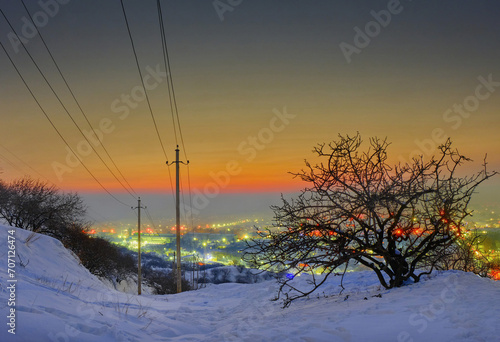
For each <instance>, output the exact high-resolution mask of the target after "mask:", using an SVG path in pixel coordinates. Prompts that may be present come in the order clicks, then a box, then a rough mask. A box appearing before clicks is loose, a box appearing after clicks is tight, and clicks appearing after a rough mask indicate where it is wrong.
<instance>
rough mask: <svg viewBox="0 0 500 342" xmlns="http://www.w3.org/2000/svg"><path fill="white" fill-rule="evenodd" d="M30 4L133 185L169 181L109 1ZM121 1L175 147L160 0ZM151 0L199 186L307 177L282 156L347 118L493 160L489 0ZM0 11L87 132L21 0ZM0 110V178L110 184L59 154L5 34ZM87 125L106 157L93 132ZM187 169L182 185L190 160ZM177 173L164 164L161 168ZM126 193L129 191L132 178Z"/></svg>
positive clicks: (147, 188)
mask: <svg viewBox="0 0 500 342" xmlns="http://www.w3.org/2000/svg"><path fill="white" fill-rule="evenodd" d="M25 2H26V5H27V7H28V8H29V10H30V11H31V13H32V14H36V18H37V19H38V20H39V23H41V24H40V31H41V33H42V35H43V37H44V38H45V41H46V43H47V45H48V46H49V48H50V49H51V52H52V54H53V56H54V58H55V60H56V61H57V62H58V65H59V67H60V69H61V71H62V72H63V74H64V76H65V77H66V79H67V81H68V83H69V85H70V86H71V89H72V90H73V92H74V94H75V95H76V97H77V99H78V101H79V103H80V105H81V106H82V108H83V109H84V111H85V113H86V115H87V116H88V118H89V120H90V122H91V124H92V125H93V127H94V128H97V129H100V131H101V132H103V133H102V135H101V138H102V142H103V143H104V146H105V147H106V149H107V150H108V152H109V153H110V155H111V156H112V157H113V160H114V161H115V163H116V165H117V166H118V167H119V169H120V171H121V172H122V173H123V175H124V176H125V178H126V179H127V181H128V182H129V183H130V184H131V186H132V188H133V189H134V190H135V192H136V193H137V194H139V195H145V194H147V193H151V192H154V193H158V194H163V193H169V192H171V183H170V180H169V172H168V168H167V166H166V165H165V162H166V160H165V157H164V154H163V151H162V148H161V145H160V142H159V139H158V136H157V134H156V131H155V126H154V124H153V120H152V117H151V115H150V112H149V109H148V105H147V102H146V101H145V100H144V97H143V96H141V87H142V85H141V81H140V78H139V74H138V70H137V67H136V64H135V63H136V62H135V59H134V55H133V51H132V47H131V44H130V40H129V37H128V34H127V28H126V25H125V21H124V17H123V13H122V9H121V5H120V1H119V0H113V1H98V0H86V1H81V0H80V1H79V0H73V1H68V0H65V1H62V0H60V1H59V2H56V0H52V1H50V0H47V1H46V3H48V4H50V6H42V5H41V4H42V3H44V2H43V1H41V2H38V1H34V0H25ZM54 4H57V6H55V5H54ZM124 4H125V8H126V11H127V15H128V18H129V24H130V29H131V31H132V35H133V38H134V43H135V46H136V48H137V51H138V58H139V63H140V65H141V71H142V72H143V76H145V77H148V87H149V88H150V89H149V90H148V96H149V99H150V102H151V106H152V109H153V113H154V117H155V120H156V123H157V127H158V130H159V132H160V135H161V138H162V141H163V144H164V147H165V150H166V152H167V155H168V160H169V161H170V162H171V161H172V160H174V159H175V152H174V150H175V147H176V141H175V138H174V130H173V125H172V116H171V112H170V105H169V101H168V92H167V84H166V81H165V77H164V75H163V72H164V71H165V70H164V67H163V55H162V49H161V47H162V45H161V39H160V33H159V24H158V14H157V7H156V1H153V0H141V1H138V0H124ZM230 4H233V5H230ZM162 6H163V7H162V8H163V14H164V19H165V29H166V38H167V42H168V48H169V54H170V64H171V70H172V76H173V81H174V85H175V92H176V99H177V105H178V113H179V118H180V122H181V127H182V133H183V140H184V143H185V144H184V145H185V150H181V157H182V160H185V155H187V158H188V159H189V161H190V166H189V176H190V177H189V178H190V181H191V190H192V192H193V194H197V193H198V194H199V193H202V194H203V193H204V192H207V191H208V192H210V191H215V190H213V186H214V184H216V181H215V180H214V177H219V178H220V179H219V183H220V184H219V186H218V187H219V188H218V189H217V191H220V192H221V193H231V194H239V195H241V194H242V193H248V192H252V193H264V192H265V193H272V194H274V193H276V194H278V193H280V192H292V191H296V190H298V189H300V188H301V187H303V186H304V184H302V183H300V182H298V181H297V180H294V179H292V177H291V175H290V174H288V172H290V171H299V170H300V169H301V168H302V167H303V165H304V159H311V160H314V158H313V154H312V152H311V151H312V148H313V147H314V146H315V145H316V144H317V143H322V142H329V141H331V140H334V139H336V138H337V136H338V134H339V133H340V134H350V135H354V134H356V132H357V131H359V132H360V134H361V135H362V136H363V137H364V138H365V140H368V138H369V137H371V136H378V137H387V138H388V140H389V141H391V142H392V145H391V147H390V150H389V157H390V158H391V161H392V162H394V163H397V162H399V161H405V160H409V159H410V156H415V155H418V154H423V155H425V156H430V155H431V154H433V153H435V152H436V150H435V147H434V146H436V142H435V140H439V139H445V138H446V137H448V136H450V137H451V138H452V140H453V142H454V144H455V146H456V147H457V148H459V150H460V151H461V152H462V153H463V154H465V155H467V156H469V157H470V158H472V159H473V160H474V162H473V163H471V164H470V166H468V167H467V168H466V169H467V170H468V171H470V172H472V171H474V170H479V169H480V168H481V163H482V160H483V158H484V156H485V154H486V153H487V154H488V160H489V167H490V168H491V169H495V170H500V158H499V155H500V139H499V135H498V133H499V128H500V115H499V109H500V63H499V60H500V30H499V26H498V14H499V13H500V3H498V1H470V0H467V1H465V0H455V1H451V0H447V1H431V0H428V1H410V0H401V1H395V0H391V1H372V0H371V1H368V0H365V1H327V0H318V1H297V0H295V1H291V0H287V1H285V0H275V1H264V0H243V1H235V0H233V1H227V0H221V1H212V0H205V1H199V0H198V1H194V0H182V1H166V0H162ZM0 9H2V11H4V13H5V14H6V16H7V17H8V19H9V20H10V21H11V23H12V25H13V26H14V28H15V29H16V31H17V32H18V34H20V35H24V36H23V37H22V38H23V40H24V41H25V42H26V46H27V48H28V50H29V51H30V53H31V54H32V55H33V58H34V59H35V60H36V62H37V63H38V64H39V66H40V68H41V69H42V71H43V72H44V73H45V75H46V76H47V79H48V80H49V82H50V83H51V84H52V86H53V87H54V89H55V91H56V92H57V94H58V95H59V96H60V98H61V100H62V102H63V103H64V104H65V106H66V107H67V108H68V110H69V112H70V113H71V115H72V116H73V117H74V118H75V120H76V121H77V123H78V124H79V125H80V127H81V129H82V130H83V131H85V132H87V131H90V128H89V126H88V124H87V123H86V121H85V119H84V118H83V116H82V115H81V113H80V111H79V110H78V108H77V106H76V105H75V102H74V101H73V100H72V98H71V96H70V94H69V92H68V90H67V89H66V88H65V86H64V83H63V81H62V80H61V78H60V76H59V74H58V73H57V72H56V69H55V67H54V65H53V63H52V62H51V60H50V58H49V56H48V54H47V52H46V50H45V48H44V46H43V44H42V43H41V41H40V39H39V37H38V35H36V34H33V35H31V32H32V31H30V29H29V28H28V27H27V23H28V22H29V21H28V20H27V14H26V12H24V8H23V7H22V4H21V2H20V1H6V0H2V1H0ZM0 32H1V34H0V41H1V42H2V44H3V45H4V46H5V48H6V49H7V51H8V53H9V54H10V55H11V58H12V59H13V60H14V62H15V63H16V66H17V67H18V68H19V70H20V71H21V73H22V74H23V77H25V79H26V81H27V82H28V84H29V86H30V88H31V89H32V91H33V92H34V94H35V96H36V97H37V99H38V100H39V101H40V104H41V105H42V107H43V108H44V110H45V111H46V112H47V113H48V115H49V116H50V118H51V120H52V121H53V122H54V124H55V126H56V127H57V128H58V129H59V131H60V132H61V133H62V135H63V136H64V138H65V139H66V140H67V141H68V143H69V145H70V146H71V147H72V148H74V149H75V150H77V151H81V152H84V153H81V157H82V160H83V163H84V164H85V165H86V166H87V167H88V168H89V169H90V170H91V172H92V173H93V174H94V175H95V177H96V178H97V179H98V180H99V181H100V182H101V183H102V184H103V185H104V186H105V187H106V188H107V189H108V190H109V191H111V192H113V193H117V194H118V193H123V192H124V191H125V190H123V188H122V187H121V185H120V184H119V183H118V182H117V181H116V180H115V179H114V178H113V176H112V175H111V174H110V172H109V171H108V170H107V169H106V167H104V166H103V164H102V163H101V161H100V160H99V159H98V157H96V155H95V153H94V152H93V151H90V152H87V151H86V150H85V146H84V145H85V143H86V142H85V140H84V138H83V137H82V135H81V134H80V133H79V132H78V130H77V129H76V128H75V126H74V125H73V123H72V122H71V121H70V119H69V118H68V116H67V114H66V113H65V111H64V110H63V108H62V107H61V105H60V104H59V103H58V101H57V99H56V98H55V96H54V95H53V94H52V93H51V91H50V89H49V87H48V86H47V84H46V83H45V82H44V81H43V78H42V77H41V76H40V74H39V73H38V71H37V70H36V68H35V67H34V65H33V63H32V61H31V60H30V59H29V57H28V56H27V54H26V52H25V51H24V50H23V48H22V46H21V45H19V44H18V43H17V42H16V40H15V39H14V38H13V35H12V30H11V28H10V27H9V25H8V24H7V23H6V21H5V19H4V18H3V16H1V15H0ZM147 75H149V76H147ZM0 120H1V121H0V122H1V126H0V129H1V135H0V172H3V173H2V174H1V175H0V177H2V179H5V180H11V179H15V178H19V177H21V176H23V175H24V174H30V175H31V176H32V177H34V178H42V177H43V178H42V179H48V180H49V181H51V182H53V183H54V184H55V185H57V186H58V187H59V188H61V189H63V190H66V191H79V192H82V193H87V192H89V193H102V192H103V191H104V190H102V188H101V187H100V186H99V185H98V184H97V183H96V181H95V180H94V179H93V178H92V177H91V176H90V175H89V173H88V172H87V171H86V170H85V168H83V167H82V166H76V167H73V166H71V165H69V164H71V163H68V161H67V160H66V159H67V158H68V154H69V152H68V151H67V148H66V145H65V144H64V142H63V141H62V140H61V138H60V137H59V136H58V135H57V133H56V131H55V130H54V128H53V127H52V126H51V125H50V123H49V122H48V120H47V119H46V117H45V116H44V115H43V113H42V111H41V110H40V108H39V107H38V106H37V104H36V102H35V100H34V99H33V98H32V97H31V95H30V93H29V92H28V90H27V89H26V87H25V86H24V84H23V83H22V81H21V79H20V78H19V76H18V74H17V73H16V71H15V69H14V67H13V66H12V64H11V63H10V61H9V59H8V58H7V56H6V54H5V53H4V51H3V50H2V49H0ZM436 138H438V139H436ZM433 139H434V140H433ZM90 140H91V141H96V146H97V147H96V148H97V150H98V152H99V153H100V154H101V155H102V156H103V158H104V159H105V160H106V162H108V159H107V156H106V154H105V153H104V152H102V148H101V147H100V146H98V145H100V143H99V142H97V140H96V139H95V137H90ZM178 143H179V144H180V145H181V147H182V144H181V141H180V139H179V140H178ZM27 165H29V166H30V167H28V166H27ZM56 165H57V167H56ZM61 165H65V168H63V169H61ZM110 165H111V166H112V164H111V163H110ZM55 167H56V169H57V168H58V170H59V171H56V170H55ZM112 168H113V170H115V169H114V167H113V166H112ZM61 170H64V171H61ZM181 170H182V183H183V187H184V189H185V190H187V187H188V177H187V168H186V167H185V166H182V167H181ZM58 172H59V175H58V174H57V173H58ZM174 172H175V168H174V167H173V166H171V167H170V173H171V176H172V180H174V179H173V177H174ZM223 173H228V174H230V176H229V177H225V176H222V174H223ZM498 178H500V177H496V179H493V180H491V181H490V182H489V184H488V186H484V187H482V188H480V190H481V193H480V194H479V196H485V197H484V198H486V197H487V198H491V199H495V200H497V201H498V194H499V193H500V179H498ZM168 197H169V198H170V199H171V195H170V194H169V195H168ZM120 198H122V199H123V200H124V201H126V203H127V204H129V202H130V204H131V205H134V204H136V202H134V198H133V197H132V196H128V194H127V195H120ZM108 199H109V200H110V201H113V199H112V198H108Z"/></svg>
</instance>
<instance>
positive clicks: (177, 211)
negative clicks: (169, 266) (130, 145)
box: [167, 145, 189, 293]
mask: <svg viewBox="0 0 500 342" xmlns="http://www.w3.org/2000/svg"><path fill="white" fill-rule="evenodd" d="M173 163H175V235H176V236H175V238H176V245H177V249H176V250H177V253H176V254H177V272H176V281H177V293H180V292H182V284H181V280H182V279H181V277H182V272H181V217H180V216H181V209H180V196H179V193H180V187H179V164H181V163H182V164H189V160H187V161H186V163H184V162H181V161H179V145H177V148H176V149H175V161H174V162H172V163H171V164H173ZM171 164H169V163H168V161H167V165H171Z"/></svg>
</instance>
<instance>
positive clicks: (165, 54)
mask: <svg viewBox="0 0 500 342" xmlns="http://www.w3.org/2000/svg"><path fill="white" fill-rule="evenodd" d="M157 7H158V15H159V21H160V32H161V38H162V48H163V58H164V62H165V69H166V72H167V85H168V89H169V98H170V102H171V103H170V107H171V110H172V104H173V109H175V116H176V118H177V126H178V129H179V135H180V137H181V145H182V150H183V152H184V157H185V159H186V160H187V159H188V157H187V153H186V146H185V145H184V137H183V135H182V128H181V122H180V120H179V110H178V108H177V100H176V98H175V88H174V81H173V79H172V69H171V68H170V57H169V55H168V45H167V38H166V35H165V25H164V23H163V14H162V10H161V4H160V0H157ZM170 92H171V93H172V94H170ZM170 95H171V96H170ZM172 115H173V110H172ZM174 133H175V137H176V143H177V133H176V129H175V123H174Z"/></svg>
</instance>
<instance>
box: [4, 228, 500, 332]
mask: <svg viewBox="0 0 500 342" xmlns="http://www.w3.org/2000/svg"><path fill="white" fill-rule="evenodd" d="M9 229H12V228H9V227H4V226H0V260H3V261H2V262H1V263H0V274H1V279H2V281H1V282H2V288H1V292H0V313H1V317H3V318H2V320H3V322H4V323H3V324H1V325H0V341H40V342H43V341H72V342H73V341H141V342H143V341H217V342H220V341H252V342H255V341H328V342H331V341H375V342H377V341H426V342H430V341H498V340H499V337H498V336H500V327H499V325H498V322H499V321H500V305H499V301H500V300H499V298H500V283H499V282H494V281H491V280H489V279H482V278H479V277H477V276H475V275H473V274H468V273H463V272H458V271H449V272H442V273H436V274H434V275H433V276H431V277H429V278H427V279H424V280H423V281H422V282H420V283H418V284H414V285H409V286H406V287H402V288H399V289H393V290H389V291H388V290H385V289H383V288H380V286H379V284H378V281H377V279H376V277H375V276H374V274H372V273H371V272H353V273H348V274H346V277H345V278H344V286H345V288H346V290H345V291H343V292H342V294H341V295H339V291H340V286H339V285H340V277H332V278H331V279H330V280H328V282H327V284H326V285H325V286H324V287H323V288H322V289H321V291H320V292H321V293H318V294H314V295H312V296H311V298H309V299H307V298H304V299H301V300H298V301H296V302H294V303H292V305H291V307H290V308H288V309H281V303H280V302H279V301H271V300H270V299H272V298H274V297H275V295H276V289H277V285H276V283H275V282H274V281H272V280H269V281H264V282H262V283H257V284H236V283H226V284H220V285H210V284H209V285H208V286H207V287H206V288H203V289H200V290H198V291H192V292H186V293H181V294H177V295H167V296H152V295H143V296H136V295H130V294H124V293H121V292H118V291H115V290H113V289H110V288H108V287H106V286H104V285H103V284H102V282H100V281H99V280H98V279H97V278H95V277H94V276H92V275H91V274H90V273H89V272H88V271H87V270H85V269H84V268H83V267H82V266H81V265H79V263H78V260H77V259H76V258H75V257H74V256H73V255H72V254H71V253H70V252H69V251H67V250H66V249H65V248H64V247H63V246H62V245H61V244H60V243H59V242H58V241H56V240H54V239H51V238H49V237H47V236H39V235H36V236H34V238H32V239H31V241H29V242H28V241H27V239H28V237H29V235H30V234H29V232H26V231H24V230H21V229H16V233H15V236H16V252H17V255H18V256H19V257H20V258H18V257H17V256H16V265H15V271H16V279H17V283H16V288H15V289H16V291H15V300H16V306H15V309H16V330H15V332H16V335H15V336H14V335H12V334H10V333H8V329H9V327H8V326H7V325H6V323H7V322H8V318H7V315H9V309H10V308H9V307H8V304H7V303H8V300H9V296H10V292H9V291H10V290H9V289H8V288H7V286H9V283H7V282H6V280H7V272H8V271H7V268H8V263H7V258H8V253H7V251H8V230H9ZM21 260H22V262H21ZM22 265H24V266H22ZM307 280H308V277H307V276H306V275H302V276H300V277H296V278H295V279H294V280H293V282H294V284H295V286H303V285H306V284H307Z"/></svg>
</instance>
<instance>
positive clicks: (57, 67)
mask: <svg viewBox="0 0 500 342" xmlns="http://www.w3.org/2000/svg"><path fill="white" fill-rule="evenodd" d="M21 3H22V4H23V7H24V9H25V10H26V13H28V17H29V18H30V20H31V22H32V23H33V26H34V27H35V29H36V31H37V32H38V35H39V36H40V39H41V41H42V43H43V45H44V46H45V48H46V49H47V52H48V53H49V56H50V58H51V59H52V62H53V63H54V65H55V66H56V69H57V71H58V72H59V75H60V76H61V78H62V80H63V81H64V84H65V85H66V87H67V88H68V90H69V92H70V94H71V96H72V97H73V100H74V101H75V103H76V105H77V106H78V109H79V110H80V112H81V113H82V115H83V117H84V118H85V120H86V121H87V124H88V125H89V127H90V129H91V130H92V132H95V129H94V128H93V127H92V124H91V123H90V121H89V119H88V117H87V115H86V114H85V112H84V110H83V109H82V106H81V105H80V103H79V101H78V100H77V99H76V96H75V94H74V92H73V91H72V89H71V87H70V86H69V84H68V82H67V80H66V78H65V77H64V75H63V73H62V71H61V69H60V68H59V65H58V64H57V62H56V60H55V58H54V56H53V55H52V53H51V51H50V49H49V47H48V45H47V43H46V42H45V39H44V38H43V35H42V33H41V32H40V30H38V27H37V25H36V24H35V22H34V21H33V17H32V15H31V13H30V11H29V10H28V8H27V7H26V4H25V3H24V0H21ZM87 141H88V140H87ZM89 143H90V142H89ZM100 143H101V146H102V148H103V150H104V152H105V153H106V155H107V156H108V158H109V159H110V160H111V163H113V165H114V167H115V168H116V170H117V171H118V173H119V174H120V176H121V177H122V178H123V180H124V181H125V183H127V185H128V187H129V188H130V190H132V192H133V193H134V194H135V195H137V193H136V192H135V191H134V189H133V188H132V186H130V183H129V182H128V181H127V179H126V178H125V177H124V176H123V174H122V172H121V171H120V169H119V168H118V166H117V165H116V163H115V162H114V160H113V158H111V155H110V154H109V152H108V150H107V149H106V147H105V146H104V142H102V141H100ZM94 151H95V150H94ZM96 153H97V152H96ZM103 162H104V161H103ZM106 167H107V165H106ZM108 169H109V168H108ZM110 172H111V170H110ZM111 173H112V172H111ZM113 176H114V174H113ZM115 178H116V176H115ZM117 180H118V179H117ZM118 181H119V180H118ZM119 182H120V181H119ZM120 183H121V182H120ZM122 186H123V184H122ZM124 188H125V187H124ZM125 189H126V188H125ZM127 191H128V190H127Z"/></svg>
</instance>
